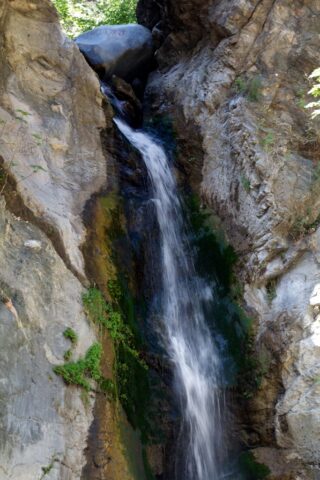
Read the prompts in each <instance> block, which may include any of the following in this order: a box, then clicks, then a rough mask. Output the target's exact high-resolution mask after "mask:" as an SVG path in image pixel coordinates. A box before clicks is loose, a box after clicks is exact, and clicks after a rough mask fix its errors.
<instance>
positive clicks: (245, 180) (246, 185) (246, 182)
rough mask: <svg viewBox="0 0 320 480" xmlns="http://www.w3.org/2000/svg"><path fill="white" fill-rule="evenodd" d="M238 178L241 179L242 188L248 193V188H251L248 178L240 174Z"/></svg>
mask: <svg viewBox="0 0 320 480" xmlns="http://www.w3.org/2000/svg"><path fill="white" fill-rule="evenodd" d="M240 180H241V185H242V186H243V188H244V190H245V191H246V192H247V193H249V192H250V188H251V183H250V180H249V179H248V177H245V176H244V175H241V177H240Z"/></svg>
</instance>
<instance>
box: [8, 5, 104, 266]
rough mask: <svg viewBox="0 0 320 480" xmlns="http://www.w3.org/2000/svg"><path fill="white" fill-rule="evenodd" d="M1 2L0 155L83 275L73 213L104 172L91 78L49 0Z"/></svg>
mask: <svg viewBox="0 0 320 480" xmlns="http://www.w3.org/2000/svg"><path fill="white" fill-rule="evenodd" d="M1 5H2V7H1V10H0V15H1V18H0V22H1V40H0V41H1V46H2V48H1V54H0V55H1V74H0V122H1V125H0V126H1V131H0V156H1V158H3V162H4V165H5V168H6V169H8V170H9V171H10V173H11V174H12V175H13V177H14V178H15V179H16V182H17V188H18V191H19V192H20V194H21V196H22V198H23V201H24V203H25V204H26V205H27V206H28V207H29V208H30V209H31V210H32V211H33V212H34V213H35V215H36V216H37V217H39V218H41V219H42V220H43V221H45V222H47V223H48V224H49V225H50V226H51V227H52V228H53V229H54V230H55V231H56V233H57V236H58V237H59V239H60V243H61V244H62V247H61V249H62V250H64V253H65V258H66V259H67V260H68V262H69V264H70V265H71V267H72V269H73V270H74V271H75V272H77V273H78V274H79V275H83V258H82V254H81V252H80V250H79V246H80V245H81V243H82V242H83V240H84V228H83V224H82V221H81V213H82V210H83V207H84V205H85V203H86V201H87V200H88V199H89V198H90V196H91V195H92V193H93V192H95V191H97V190H99V188H100V187H101V185H102V184H103V183H104V182H105V178H106V167H105V158H104V156H103V154H102V148H101V142H100V131H101V129H103V128H104V127H105V117H104V115H103V111H102V108H101V104H102V95H101V94H100V91H99V82H98V79H97V77H96V75H95V74H94V72H93V71H92V70H91V69H90V68H89V67H88V65H87V63H86V61H85V59H84V58H83V56H82V55H81V53H80V52H79V49H78V48H77V46H76V45H75V44H74V43H73V42H71V41H70V40H68V39H66V37H65V36H64V35H63V34H62V32H61V29H60V26H59V22H58V17H57V14H56V12H55V10H54V8H53V7H52V5H51V2H49V0H33V1H28V0H25V1H23V0H14V1H10V2H9V1H7V0H3V1H2V3H1Z"/></svg>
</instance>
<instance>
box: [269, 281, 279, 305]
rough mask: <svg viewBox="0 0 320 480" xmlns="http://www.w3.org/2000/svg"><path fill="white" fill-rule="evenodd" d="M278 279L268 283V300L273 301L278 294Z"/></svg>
mask: <svg viewBox="0 0 320 480" xmlns="http://www.w3.org/2000/svg"><path fill="white" fill-rule="evenodd" d="M276 287H277V280H276V279H272V280H270V281H269V282H268V283H267V284H266V290H267V297H268V302H269V303H272V302H273V300H274V299H275V298H276V296H277V289H276Z"/></svg>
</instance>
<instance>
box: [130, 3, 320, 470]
mask: <svg viewBox="0 0 320 480" xmlns="http://www.w3.org/2000/svg"><path fill="white" fill-rule="evenodd" d="M138 16H139V21H140V22H141V23H142V24H144V25H146V26H148V27H149V28H151V29H153V36H154V38H155V41H156V42H158V50H157V52H156V57H157V60H158V63H159V69H158V70H157V71H156V72H154V73H153V74H152V75H151V78H150V80H149V85H148V98H149V101H150V102H151V103H152V108H153V112H156V113H158V114H161V115H162V116H170V117H171V118H172V119H173V121H174V128H175V131H176V136H177V143H178V144H179V145H180V151H181V154H180V159H179V162H180V164H182V166H183V167H184V168H185V170H186V171H187V172H188V174H189V176H190V177H192V179H194V178H199V181H198V182H197V185H196V186H195V188H196V189H197V191H198V193H199V194H200V196H201V199H202V202H203V205H205V206H207V207H208V208H209V209H211V211H213V212H214V213H216V214H217V215H218V216H219V217H220V218H221V220H222V222H223V226H224V229H225V231H226V232H227V234H228V238H229V241H230V242H231V243H232V245H233V246H234V247H235V249H236V251H237V253H238V255H239V262H238V267H237V273H238V277H239V279H240V281H241V283H242V284H243V286H244V303H245V306H246V309H247V311H248V312H250V314H251V315H252V316H253V317H254V319H255V329H256V350H257V352H258V355H259V356H260V359H261V362H262V363H263V365H264V370H265V375H264V379H263V381H262V385H261V386H260V388H259V390H258V391H257V392H256V394H255V396H254V399H251V400H249V401H247V402H246V411H247V412H249V413H248V415H247V416H246V417H245V418H244V420H243V431H242V437H243V438H242V439H243V442H244V443H245V444H247V445H248V446H250V447H252V448H256V450H255V452H256V456H257V457H258V458H259V459H261V460H262V461H263V462H265V463H267V464H268V466H269V467H270V469H271V470H272V474H273V478H278V479H280V478H281V479H284V478H298V477H299V478H308V479H309V478H310V479H311V478H318V477H316V475H319V473H318V474H317V473H316V472H319V470H318V469H319V463H320V453H319V452H320V444H319V439H320V400H319V398H320V396H319V393H320V384H319V378H320V350H319V346H320V337H319V332H320V330H319V321H320V316H319V302H320V300H319V297H318V294H317V290H316V291H315V292H314V288H315V287H317V285H318V283H319V280H320V264H319V253H320V243H319V242H320V229H319V206H320V204H319V189H320V184H319V160H320V157H319V155H320V153H319V152H320V151H319V147H320V129H319V121H317V122H314V121H311V120H310V118H309V114H308V111H306V110H305V109H304V106H305V104H306V103H307V102H308V101H309V97H308V94H307V92H308V90H309V88H310V85H309V81H308V75H309V74H310V73H311V72H312V71H313V69H314V68H315V67H317V66H319V64H320V51H319V42H320V39H319V31H320V5H319V2H318V1H317V0H306V1H301V0H290V1H289V0H243V1H238V0H217V1H210V2H209V1H206V0H190V1H189V2H184V1H181V0H180V1H179V0H175V1H173V0H162V1H155V0H140V2H139V6H138ZM195 139H196V140H197V143H196V141H195ZM195 152H198V153H196V154H195ZM193 183H194V180H193ZM258 447H259V448H258Z"/></svg>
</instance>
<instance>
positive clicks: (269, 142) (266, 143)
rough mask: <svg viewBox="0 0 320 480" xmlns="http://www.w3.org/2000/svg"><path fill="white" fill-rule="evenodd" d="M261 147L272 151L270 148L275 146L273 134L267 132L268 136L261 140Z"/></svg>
mask: <svg viewBox="0 0 320 480" xmlns="http://www.w3.org/2000/svg"><path fill="white" fill-rule="evenodd" d="M261 145H262V147H263V148H264V149H265V150H267V151H268V150H270V148H271V147H272V146H273V145H274V134H273V132H271V131H269V132H267V134H266V135H265V136H264V137H263V138H262V139H261Z"/></svg>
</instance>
